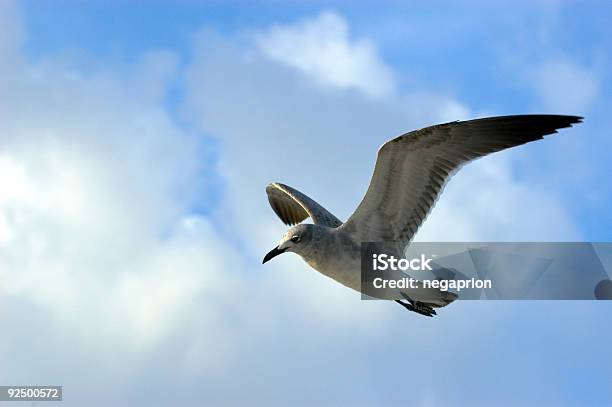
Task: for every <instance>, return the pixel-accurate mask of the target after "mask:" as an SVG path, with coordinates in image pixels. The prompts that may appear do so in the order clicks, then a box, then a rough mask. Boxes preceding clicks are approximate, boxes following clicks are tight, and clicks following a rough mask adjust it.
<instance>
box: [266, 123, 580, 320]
mask: <svg viewBox="0 0 612 407" xmlns="http://www.w3.org/2000/svg"><path fill="white" fill-rule="evenodd" d="M581 122H582V117H578V116H562V115H515V116H498V117H487V118H482V119H475V120H467V121H454V122H449V123H444V124H438V125H434V126H430V127H425V128H422V129H420V130H415V131H411V132H409V133H406V134H403V135H401V136H399V137H396V138H394V139H392V140H389V141H387V142H386V143H384V144H383V145H382V146H381V147H380V148H379V150H378V155H377V157H376V165H375V167H374V173H373V175H372V179H371V180H370V185H369V187H368V189H367V192H366V194H365V196H364V197H363V199H362V201H361V203H360V204H359V206H358V207H357V209H356V210H355V212H353V214H352V215H351V216H350V217H349V219H348V220H347V221H346V222H344V223H343V222H342V221H341V220H340V219H338V218H337V217H336V216H334V215H333V214H332V213H331V212H329V211H328V210H327V209H325V208H324V207H323V206H321V205H319V204H318V203H317V202H315V201H314V200H313V199H311V198H309V197H308V196H306V195H305V194H303V193H302V192H300V191H298V190H296V189H294V188H291V187H290V186H287V185H284V184H281V183H272V184H269V185H268V186H267V188H266V193H267V195H268V201H269V202H270V206H271V207H272V209H273V210H274V212H275V213H276V214H277V215H278V217H279V218H280V219H281V220H282V221H283V222H284V223H285V224H286V225H288V226H292V227H291V228H290V229H289V230H288V231H287V232H286V233H285V234H284V235H283V237H282V238H281V240H280V242H279V243H278V245H277V246H276V247H275V248H274V249H272V250H271V251H270V252H269V253H268V254H266V255H265V257H264V259H263V263H266V262H267V261H269V260H271V259H272V258H274V257H276V256H278V255H279V254H282V253H285V252H293V253H296V254H298V255H299V256H301V257H302V259H304V260H305V261H306V263H308V264H309V265H310V266H311V267H312V268H314V269H315V270H317V271H319V272H320V273H322V274H324V275H326V276H328V277H330V278H332V279H334V280H336V281H337V282H339V283H340V284H342V285H344V286H346V287H349V288H352V289H353V290H356V291H359V292H361V243H362V242H395V243H394V244H395V245H396V246H397V248H396V249H397V253H398V254H402V255H403V253H404V250H405V249H406V247H407V246H408V245H409V244H410V242H411V240H412V238H413V237H414V235H415V234H416V232H417V230H418V229H419V227H420V226H421V224H422V223H423V221H424V220H425V218H426V217H427V215H428V214H429V213H430V212H431V210H432V208H433V206H434V205H435V203H436V201H437V200H438V198H439V197H440V194H441V193H442V190H443V188H444V186H445V185H446V183H447V182H448V181H449V179H450V178H451V177H452V176H453V175H454V174H455V173H457V171H459V169H460V168H461V167H462V166H463V165H465V164H467V163H469V162H471V161H474V160H476V159H477V158H480V157H484V156H486V155H488V154H491V153H495V152H497V151H502V150H505V149H508V148H511V147H516V146H519V145H522V144H526V143H529V142H532V141H536V140H540V139H542V138H544V136H546V135H549V134H553V133H557V130H558V129H561V128H566V127H571V126H572V124H576V123H581ZM306 218H311V220H312V224H305V223H301V222H302V221H304V220H305V219H306ZM399 257H400V258H401V257H403V256H399ZM399 294H400V295H401V297H402V298H403V299H398V300H395V301H396V302H397V303H399V304H400V305H402V306H403V307H404V308H406V309H408V310H410V311H413V312H416V313H419V314H422V315H425V316H433V315H436V311H435V309H434V308H440V307H444V306H446V305H448V304H449V303H451V302H452V301H453V300H455V299H456V298H457V295H456V294H455V293H453V292H450V291H440V290H437V289H431V288H428V289H425V288H422V287H420V288H417V289H412V290H409V289H403V290H401V291H400V292H399ZM396 298H399V296H398V297H396Z"/></svg>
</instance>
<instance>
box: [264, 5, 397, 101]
mask: <svg viewBox="0 0 612 407" xmlns="http://www.w3.org/2000/svg"><path fill="white" fill-rule="evenodd" d="M257 44H258V46H259V48H260V50H261V51H262V52H263V53H264V54H265V55H267V56H268V57H270V58H272V59H273V60H275V61H279V62H282V63H284V64H287V65H288V66H291V67H293V68H296V69H298V70H300V71H302V72H303V73H305V74H307V75H309V76H310V77H312V78H314V79H315V80H316V81H318V82H319V83H321V84H327V85H331V86H333V87H338V88H342V89H344V88H354V89H358V90H360V91H363V92H365V93H366V94H368V95H370V96H383V95H387V94H389V93H390V92H391V91H392V89H393V76H392V74H391V71H390V69H389V68H388V67H387V66H386V65H385V63H384V62H383V61H382V60H381V59H380V57H379V55H378V51H377V49H376V46H375V45H374V44H373V43H372V42H371V41H369V40H367V39H356V40H352V39H351V38H349V29H348V24H347V23H346V21H345V20H344V19H343V18H342V17H341V16H339V15H338V14H336V13H332V12H323V13H321V14H320V15H319V16H318V17H316V18H313V19H305V20H302V21H300V22H298V23H296V24H292V25H276V26H273V27H272V28H270V29H269V30H267V31H265V32H263V33H260V34H259V35H258V41H257Z"/></svg>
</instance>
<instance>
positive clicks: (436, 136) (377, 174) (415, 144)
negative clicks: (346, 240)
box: [342, 115, 582, 245]
mask: <svg viewBox="0 0 612 407" xmlns="http://www.w3.org/2000/svg"><path fill="white" fill-rule="evenodd" d="M581 120H582V118H581V117H576V116H558V115H520V116H500V117H490V118H485V119H476V120H468V121H456V122H451V123H446V124H440V125H436V126H431V127H426V128H423V129H420V130H416V131H412V132H410V133H406V134H404V135H402V136H399V137H397V138H395V139H393V140H390V141H388V142H386V143H385V144H383V145H382V147H381V148H380V149H379V150H378V156H377V158H376V166H375V168H374V174H373V175H372V180H371V181H370V186H369V187H368V190H367V192H366V194H365V196H364V198H363V200H362V201H361V203H360V204H359V206H358V207H357V209H356V210H355V212H354V213H353V214H352V215H351V217H350V218H349V219H348V220H347V221H346V223H344V225H342V229H344V230H346V231H347V232H350V233H351V234H352V235H353V236H355V237H356V238H357V239H358V240H360V241H362V242H381V241H396V242H401V243H402V244H403V245H406V244H408V243H409V242H410V240H411V239H412V238H413V236H414V235H415V233H416V231H417V229H418V228H419V226H420V225H421V223H422V222H423V221H424V220H425V217H426V216H427V215H428V214H429V212H430V210H431V208H432V207H433V206H434V204H435V202H436V200H437V199H438V197H439V195H440V193H441V191H442V188H443V187H444V185H445V184H446V182H447V181H448V180H449V179H450V177H451V176H452V175H453V174H454V173H455V172H457V171H458V170H459V169H460V168H461V166H462V165H464V164H466V163H468V162H470V161H472V160H474V159H477V158H479V157H483V156H485V155H487V154H490V153H494V152H496V151H501V150H504V149H506V148H510V147H514V146H518V145H521V144H525V143H528V142H530V141H534V140H539V139H542V138H543V136H545V135H547V134H552V133H556V132H557V131H556V130H557V129H560V128H564V127H570V126H571V125H572V124H574V123H580V122H581Z"/></svg>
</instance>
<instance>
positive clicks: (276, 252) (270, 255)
mask: <svg viewBox="0 0 612 407" xmlns="http://www.w3.org/2000/svg"><path fill="white" fill-rule="evenodd" d="M286 250H287V249H286V248H285V249H279V248H278V246H276V247H275V248H274V249H272V250H270V252H269V253H268V254H266V256H265V257H264V258H263V261H262V262H261V264H264V263H265V262H267V261H270V260H272V259H273V258H275V257H276V256H278V255H279V254H283V253H285V251H286Z"/></svg>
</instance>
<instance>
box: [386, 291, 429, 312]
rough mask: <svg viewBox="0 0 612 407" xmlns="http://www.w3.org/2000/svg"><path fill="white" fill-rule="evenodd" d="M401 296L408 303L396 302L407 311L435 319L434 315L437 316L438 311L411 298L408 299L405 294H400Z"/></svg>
mask: <svg viewBox="0 0 612 407" xmlns="http://www.w3.org/2000/svg"><path fill="white" fill-rule="evenodd" d="M400 294H401V295H402V297H404V298H405V299H406V301H408V302H404V301H402V300H395V302H397V303H398V304H400V305H401V306H402V307H404V308H406V309H407V310H409V311H412V312H416V313H417V314H421V315H425V316H426V317H433V316H434V315H437V314H436V310H434V309H433V308H432V307H430V306H429V305H427V304H424V303H422V302H419V301H413V300H412V299H411V298H410V297H408V296H407V295H406V294H404V293H400Z"/></svg>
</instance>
